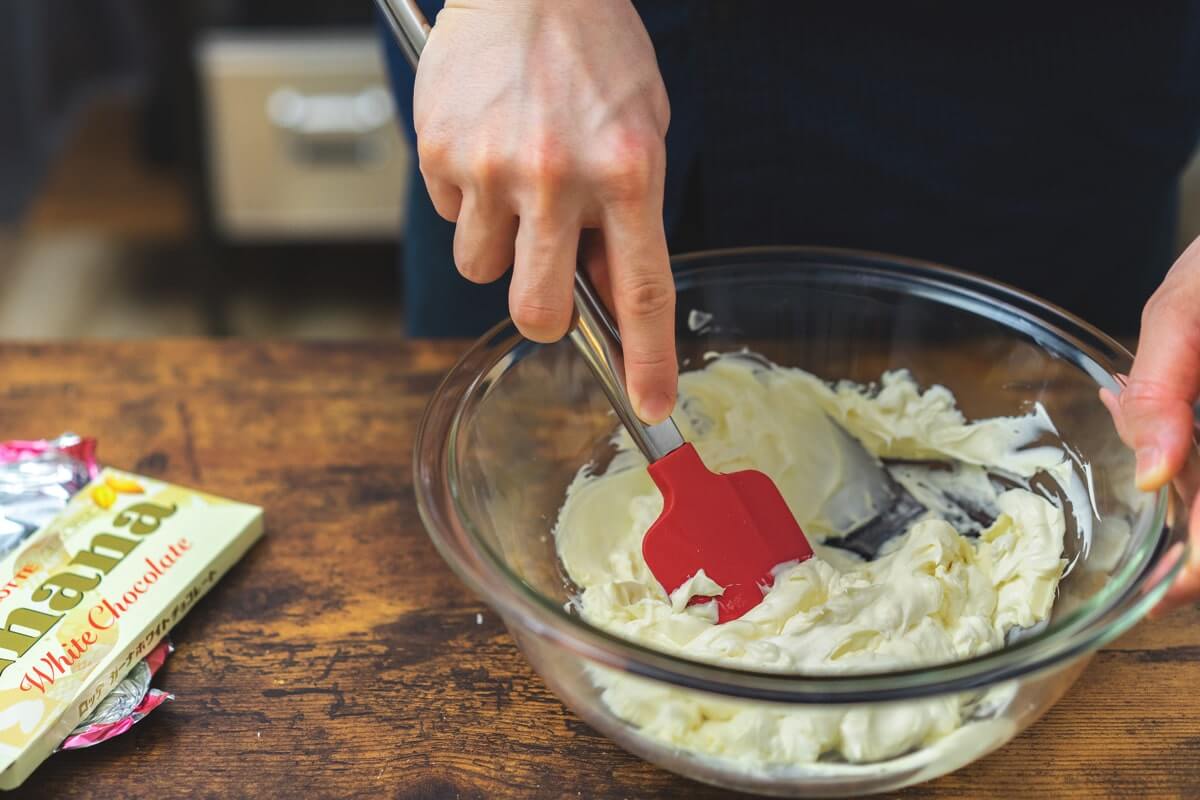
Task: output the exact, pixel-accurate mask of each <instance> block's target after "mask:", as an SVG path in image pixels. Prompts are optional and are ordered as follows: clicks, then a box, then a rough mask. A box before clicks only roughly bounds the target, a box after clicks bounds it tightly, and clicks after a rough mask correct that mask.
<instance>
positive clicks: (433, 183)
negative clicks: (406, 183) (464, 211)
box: [425, 175, 463, 222]
mask: <svg viewBox="0 0 1200 800" xmlns="http://www.w3.org/2000/svg"><path fill="white" fill-rule="evenodd" d="M425 188H426V189H427V190H429V199H430V200H432V201H433V210H434V211H436V212H437V213H438V216H439V217H441V218H442V219H444V220H446V221H447V222H458V212H459V210H460V209H461V208H462V200H463V196H462V191H461V190H460V189H459V188H458V187H457V186H455V185H454V184H452V183H450V182H449V181H445V180H442V179H441V178H431V177H429V176H428V175H426V176H425Z"/></svg>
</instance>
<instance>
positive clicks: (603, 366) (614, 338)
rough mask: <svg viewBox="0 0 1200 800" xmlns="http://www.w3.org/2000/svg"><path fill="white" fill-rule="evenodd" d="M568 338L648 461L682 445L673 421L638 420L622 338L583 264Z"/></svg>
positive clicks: (578, 277) (578, 278)
mask: <svg viewBox="0 0 1200 800" xmlns="http://www.w3.org/2000/svg"><path fill="white" fill-rule="evenodd" d="M569 335H570V337H571V341H572V342H574V343H575V347H576V348H578V350H579V353H580V354H581V355H582V356H583V358H584V360H585V361H587V365H588V366H589V367H591V369H592V374H594V375H595V376H596V379H597V380H598V381H600V386H601V388H603V389H604V394H605V395H607V396H608V400H609V402H610V403H612V407H613V410H614V411H616V412H617V416H618V417H619V418H620V420H621V422H622V423H623V424H624V425H625V428H626V430H628V431H629V435H630V436H632V437H633V441H634V443H635V444H636V445H637V446H638V449H639V450H641V451H642V455H644V456H645V457H646V460H647V461H649V462H650V463H651V464H653V463H654V462H655V461H658V460H659V459H660V458H662V457H663V456H665V455H667V454H668V453H670V452H671V451H673V450H676V449H678V448H679V447H681V446H682V445H683V436H682V435H681V434H680V433H679V428H678V427H677V426H676V425H675V421H674V420H673V419H671V418H670V417H667V419H666V420H665V421H663V422H660V423H658V424H657V425H647V424H645V423H644V422H642V421H641V420H640V419H638V415H637V413H636V412H635V411H634V410H633V405H632V404H631V403H630V402H629V392H627V391H626V390H625V355H624V351H623V350H622V349H621V337H620V335H619V334H618V333H617V328H616V325H615V324H614V323H613V321H612V317H610V316H609V315H608V310H607V309H606V308H605V307H604V304H603V303H602V302H600V297H599V296H598V295H597V294H596V290H595V288H593V286H592V284H591V282H590V281H589V280H588V279H587V276H586V275H585V274H584V269H583V265H582V264H581V265H580V266H579V268H578V269H577V270H575V324H574V325H573V326H571V332H570V334H569Z"/></svg>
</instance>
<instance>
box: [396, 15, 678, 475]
mask: <svg viewBox="0 0 1200 800" xmlns="http://www.w3.org/2000/svg"><path fill="white" fill-rule="evenodd" d="M376 3H377V4H378V6H379V10H380V11H382V12H383V16H384V18H385V19H387V21H388V24H389V25H390V26H391V28H392V32H393V33H394V34H395V35H396V39H397V40H398V41H399V43H400V47H401V49H402V50H403V51H404V55H405V57H406V58H408V61H409V63H410V64H412V65H413V67H416V66H417V59H419V58H420V56H421V51H422V50H423V49H424V48H425V42H426V40H427V39H428V38H429V22H428V21H427V20H426V19H425V15H424V14H422V13H421V9H420V8H418V7H417V4H416V0H376ZM569 335H570V337H571V341H572V342H574V344H575V346H576V347H577V348H578V349H579V353H580V354H581V355H582V356H583V358H584V361H586V362H587V365H588V367H590V368H591V370H592V374H594V375H595V376H596V379H597V380H598V381H599V382H600V386H601V388H603V389H604V394H605V395H606V396H607V397H608V400H609V402H610V403H612V407H613V410H614V411H616V412H617V417H618V418H619V419H620V420H621V423H622V424H623V425H624V426H625V428H626V430H628V431H629V434H630V436H632V437H633V441H634V444H636V445H637V446H638V449H639V450H641V451H642V455H644V456H645V457H646V460H647V461H649V462H650V463H651V464H653V463H654V462H655V461H657V460H659V459H660V458H662V457H663V456H665V455H667V454H668V453H670V452H671V451H673V450H675V449H677V448H679V447H682V446H683V436H682V434H680V433H679V428H678V426H676V425H675V421H674V420H673V419H671V418H670V417H668V418H667V419H666V420H665V421H664V422H660V423H658V424H657V425H647V424H646V423H644V422H642V421H641V420H640V419H638V415H637V413H636V412H635V411H634V410H633V405H632V404H631V403H630V402H629V393H628V392H627V391H626V389H625V359H624V354H623V351H622V349H621V336H620V334H618V333H617V326H616V325H615V324H614V323H613V320H612V317H610V316H609V314H608V310H607V309H606V308H605V307H604V304H603V303H602V302H600V297H599V296H598V295H597V294H596V290H595V288H593V287H592V284H591V281H589V280H588V279H587V275H586V274H585V271H584V269H583V267H582V265H581V266H580V268H579V269H577V270H575V324H574V325H572V326H571V332H570V334H569Z"/></svg>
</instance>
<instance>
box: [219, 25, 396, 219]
mask: <svg viewBox="0 0 1200 800" xmlns="http://www.w3.org/2000/svg"><path fill="white" fill-rule="evenodd" d="M196 58H197V60H198V63H197V67H198V73H199V75H200V76H201V81H202V83H203V90H204V100H205V111H206V114H205V117H206V126H205V134H206V138H207V147H208V180H209V186H210V195H211V203H212V206H213V208H212V213H213V217H214V222H215V225H216V226H217V231H218V233H219V234H220V235H222V236H223V237H226V238H228V239H230V240H234V241H238V240H242V241H245V240H314V239H355V238H357V239H375V238H384V237H386V238H392V237H395V236H396V235H397V233H398V231H399V227H400V224H401V222H402V218H403V213H404V208H403V201H404V198H405V196H406V183H407V179H408V163H409V159H410V157H411V156H410V154H409V148H408V145H407V143H406V142H405V141H404V139H403V137H402V136H401V135H400V132H399V129H398V127H397V123H396V120H395V113H394V112H395V109H394V107H393V102H392V95H391V93H390V91H389V87H388V83H387V75H386V72H385V69H384V63H383V54H382V50H381V46H380V43H379V40H378V39H377V38H376V37H375V36H374V35H372V33H371V32H369V31H368V32H365V33H361V34H357V33H356V34H345V35H311V34H292V33H271V34H262V33H255V34H253V35H246V34H242V33H232V32H227V33H226V32H219V31H218V32H214V33H211V34H209V35H208V36H207V37H206V38H205V39H203V40H202V41H201V42H200V43H199V45H198V46H197V49H196Z"/></svg>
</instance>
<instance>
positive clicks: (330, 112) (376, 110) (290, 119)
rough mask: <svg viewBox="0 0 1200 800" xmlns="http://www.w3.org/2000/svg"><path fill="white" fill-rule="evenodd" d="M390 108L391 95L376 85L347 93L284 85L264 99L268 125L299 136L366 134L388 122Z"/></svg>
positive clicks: (390, 116)
mask: <svg viewBox="0 0 1200 800" xmlns="http://www.w3.org/2000/svg"><path fill="white" fill-rule="evenodd" d="M393 111H394V106H393V103H392V96H391V94H390V93H389V92H388V90H387V89H385V88H383V87H382V86H379V85H375V86H370V87H368V88H366V89H363V90H362V91H361V92H354V93H346V94H304V93H303V92H301V91H299V90H297V89H293V88H291V87H287V86H285V87H283V88H280V89H276V90H275V91H274V92H272V93H271V95H270V96H269V97H268V98H267V118H268V119H270V120H271V124H273V125H274V126H275V127H277V128H279V129H280V130H283V131H286V132H288V133H290V134H294V135H298V136H367V135H369V134H372V133H375V132H376V131H378V130H381V129H382V128H384V126H386V125H388V124H389V123H390V122H391V120H392V113H393Z"/></svg>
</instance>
